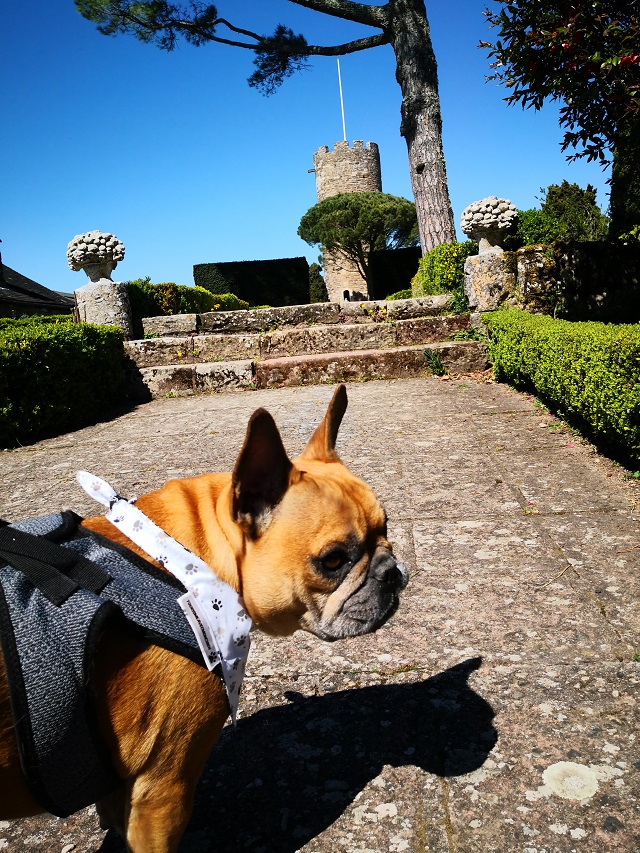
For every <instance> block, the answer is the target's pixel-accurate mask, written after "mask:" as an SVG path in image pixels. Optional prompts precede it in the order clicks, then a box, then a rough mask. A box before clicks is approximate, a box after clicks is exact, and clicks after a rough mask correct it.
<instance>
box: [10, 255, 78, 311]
mask: <svg viewBox="0 0 640 853" xmlns="http://www.w3.org/2000/svg"><path fill="white" fill-rule="evenodd" d="M0 301H1V302H4V303H7V302H11V303H15V304H16V305H19V306H21V307H25V308H29V307H31V308H37V307H40V308H42V307H51V308H60V310H66V311H68V310H69V309H70V308H72V307H73V305H74V298H73V294H72V293H58V292H57V291H55V290H49V288H48V287H43V286H42V285H41V284H38V282H37V281H33V280H32V279H30V278H27V277H26V275H22V274H21V273H19V272H16V270H12V269H11V267H8V266H7V265H6V264H3V263H2V260H1V258H0Z"/></svg>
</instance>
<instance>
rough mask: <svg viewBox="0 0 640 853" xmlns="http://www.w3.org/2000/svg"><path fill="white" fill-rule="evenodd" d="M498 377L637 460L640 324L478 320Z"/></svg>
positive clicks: (519, 317)
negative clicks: (483, 325)
mask: <svg viewBox="0 0 640 853" xmlns="http://www.w3.org/2000/svg"><path fill="white" fill-rule="evenodd" d="M483 320H484V321H485V323H486V325H487V327H488V329H489V333H490V350H489V352H490V358H491V359H492V361H493V366H494V371H495V373H496V377H497V378H498V379H501V380H503V381H506V382H509V383H511V384H513V385H515V386H516V387H517V388H523V389H527V390H531V391H534V392H535V393H536V394H537V395H538V396H540V398H541V399H543V400H544V401H545V402H546V403H548V404H549V405H550V406H551V407H553V409H554V410H555V411H557V412H558V414H560V415H561V416H562V417H563V418H565V419H566V420H567V421H568V422H569V423H571V424H572V425H574V426H575V427H577V428H578V429H579V430H580V431H581V432H582V433H583V434H585V435H587V436H589V437H590V438H591V439H593V440H594V441H595V442H596V443H597V444H601V445H603V446H605V447H606V448H607V450H608V451H609V452H612V453H613V454H614V455H617V456H620V457H623V458H625V459H626V460H629V461H632V462H633V463H637V462H638V461H640V325H611V324H605V323H572V322H569V321H567V320H554V319H553V318H552V317H548V316H542V315H534V314H528V313H526V312H523V311H516V310H513V311H495V312H493V313H490V314H485V315H483Z"/></svg>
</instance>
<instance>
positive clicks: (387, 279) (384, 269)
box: [369, 246, 422, 299]
mask: <svg viewBox="0 0 640 853" xmlns="http://www.w3.org/2000/svg"><path fill="white" fill-rule="evenodd" d="M421 258H422V250H421V249H420V246H410V247H407V248H404V249H383V250H381V251H377V252H371V254H370V255H369V272H370V281H369V299H386V298H387V297H388V296H389V294H390V293H397V292H398V291H399V290H406V289H407V288H410V287H411V279H412V278H413V277H414V275H415V274H416V271H417V269H418V264H419V262H420V259H421Z"/></svg>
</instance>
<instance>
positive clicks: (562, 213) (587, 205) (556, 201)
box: [541, 181, 609, 240]
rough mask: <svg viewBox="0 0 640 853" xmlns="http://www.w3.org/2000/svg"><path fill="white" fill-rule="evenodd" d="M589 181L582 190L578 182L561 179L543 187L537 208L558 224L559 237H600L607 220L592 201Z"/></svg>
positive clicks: (592, 238) (594, 198)
mask: <svg viewBox="0 0 640 853" xmlns="http://www.w3.org/2000/svg"><path fill="white" fill-rule="evenodd" d="M596 192H597V191H596V190H595V188H594V187H592V186H591V184H587V188H586V189H585V190H583V189H582V188H581V187H579V186H578V184H570V183H569V181H563V182H562V183H561V184H551V186H549V187H547V189H546V190H544V195H543V199H542V206H541V212H542V214H543V215H544V216H547V217H548V218H549V219H550V220H551V221H555V222H557V224H558V228H559V230H560V233H561V239H563V240H604V239H605V237H606V236H607V231H608V229H609V220H608V219H607V217H606V216H605V215H604V214H603V213H602V211H601V210H600V208H599V207H598V204H597V202H596Z"/></svg>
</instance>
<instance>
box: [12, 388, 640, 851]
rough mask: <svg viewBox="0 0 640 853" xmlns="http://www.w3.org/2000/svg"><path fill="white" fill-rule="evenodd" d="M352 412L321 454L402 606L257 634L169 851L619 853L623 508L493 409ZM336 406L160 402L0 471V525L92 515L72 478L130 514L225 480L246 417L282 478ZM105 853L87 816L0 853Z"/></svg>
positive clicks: (626, 842) (512, 410)
mask: <svg viewBox="0 0 640 853" xmlns="http://www.w3.org/2000/svg"><path fill="white" fill-rule="evenodd" d="M348 392H349V400H350V403H349V409H348V411H347V415H346V417H345V421H344V423H343V426H342V430H341V435H340V438H339V444H338V450H339V452H340V454H341V456H342V458H343V460H344V461H345V462H346V463H347V464H348V465H349V466H350V467H352V469H353V470H354V471H355V472H356V473H358V474H359V475H360V476H362V477H363V478H364V479H366V480H367V481H368V482H369V483H370V484H371V485H372V487H373V488H375V489H376V490H377V492H378V494H379V495H380V497H381V498H382V500H383V502H384V503H385V505H386V507H387V511H388V513H389V518H390V537H391V539H392V540H393V541H394V542H395V543H396V545H395V547H396V551H397V553H398V554H399V555H401V556H402V557H403V558H404V560H405V561H406V563H407V565H408V568H409V570H410V572H411V581H410V584H409V586H408V588H407V590H406V591H405V593H404V599H403V602H402V605H401V607H400V610H399V611H398V613H397V614H396V616H395V617H394V618H393V620H392V621H391V622H390V623H389V624H388V625H386V626H385V627H384V628H382V629H381V630H380V631H379V632H378V633H376V634H374V635H371V636H369V637H363V638H357V639H354V640H350V641H341V642H338V643H334V644H332V645H328V644H324V643H321V642H320V641H318V640H316V639H315V638H313V637H311V636H308V635H305V634H297V635H295V636H294V637H293V638H291V639H287V640H274V639H268V638H264V637H259V636H256V639H255V641H254V646H253V650H252V654H251V657H250V659H249V669H248V678H247V680H246V688H245V693H244V702H243V703H241V706H242V718H241V720H240V723H239V725H238V727H237V729H235V730H233V729H231V728H228V729H226V730H225V733H224V735H223V738H222V740H221V742H220V744H219V745H218V747H217V748H216V750H215V751H214V754H213V755H212V758H211V760H210V762H209V765H208V769H207V771H206V773H205V776H204V777H203V780H202V782H201V784H200V787H199V790H198V797H197V803H196V808H195V811H194V816H193V820H192V822H191V825H190V827H189V830H188V832H187V834H186V836H185V838H184V841H183V844H182V847H181V851H182V853H207V851H211V853H213V851H216V853H232V851H233V853H240V851H250V853H261V851H262V853H294V851H304V853H336V851H340V852H341V853H356V851H358V853H365V852H366V851H369V853H382V852H383V851H385V852H386V851H413V852H414V853H418V851H429V852H430V853H477V851H482V853H503V851H504V853H513V851H521V853H596V851H597V853H600V851H603V850H606V851H624V853H631V852H632V851H639V850H640V804H639V799H640V748H639V746H640V743H639V738H638V735H639V728H640V727H639V717H638V705H637V703H638V685H639V684H640V664H639V663H636V662H634V660H633V656H634V654H637V653H639V652H640V615H639V609H638V600H639V595H640V572H639V568H640V539H639V537H638V532H639V529H638V506H637V505H636V504H635V497H634V492H633V490H632V488H631V487H630V485H629V484H628V483H626V482H624V481H623V479H622V477H621V476H620V473H619V471H617V470H616V468H615V467H614V466H612V465H611V464H609V463H607V462H606V461H603V460H602V459H600V458H599V457H598V456H597V455H596V454H595V452H594V451H593V449H592V448H591V447H590V446H589V445H588V444H585V443H582V442H581V441H580V440H579V439H577V438H575V437H573V436H572V435H571V434H570V433H568V432H567V431H566V430H565V429H563V428H562V426H561V424H559V423H558V422H557V421H556V420H555V419H554V418H552V417H550V416H549V415H547V414H546V413H545V412H544V411H543V410H540V409H539V408H536V406H535V404H534V401H533V400H532V399H530V398H528V397H526V396H524V395H520V394H517V393H516V392H514V391H512V390H510V389H509V388H507V387H505V386H501V385H496V384H482V383H479V382H475V381H473V380H472V379H462V380H453V381H441V380H436V379H409V380H399V381H383V382H369V383H353V384H351V385H349V387H348ZM331 393H332V389H331V388H329V387H299V388H286V389H282V390H272V391H256V392H243V393H237V394H226V395H219V396H204V397H203V396H200V397H185V398H178V399H166V400H156V401H153V402H151V403H149V404H147V405H144V406H141V407H140V408H138V409H137V410H135V411H132V412H129V413H127V414H124V415H122V416H121V417H118V418H117V419H114V420H112V421H110V422H105V423H102V424H98V425H96V426H94V427H89V428H87V429H84V430H80V431H78V432H75V433H72V434H68V435H65V436H61V437H59V438H55V439H50V440H48V441H43V442H41V443H39V444H36V445H34V446H32V447H26V448H23V449H20V450H17V451H13V452H5V453H2V454H1V455H0V471H1V473H2V476H1V478H0V516H3V517H5V518H9V519H11V520H13V519H18V518H21V517H25V516H27V515H35V514H39V513H44V512H47V511H51V510H54V509H57V508H60V507H71V508H73V509H75V510H76V511H78V512H80V513H82V514H89V513H94V512H95V507H94V506H91V501H90V499H89V498H85V497H84V495H83V493H81V492H80V490H79V489H78V488H77V487H76V486H75V484H74V480H73V477H74V473H75V471H76V470H77V469H78V468H87V469H88V470H90V471H92V472H95V473H96V474H99V475H100V476H102V477H104V478H105V479H107V480H109V481H110V482H112V483H113V484H114V485H115V486H117V488H118V489H119V490H121V491H122V493H123V494H125V495H133V494H140V493H142V492H144V491H146V490H149V489H151V488H156V487H158V486H159V485H161V484H162V483H163V482H164V481H165V480H166V479H169V478H171V477H183V476H190V475H193V474H198V473H201V472H204V471H208V470H225V469H229V468H230V467H231V466H232V465H233V462H234V459H235V456H236V454H237V452H238V450H239V447H240V445H241V442H242V438H243V434H244V429H245V426H246V422H247V418H248V416H249V415H250V413H251V412H252V411H253V410H254V409H255V408H256V407H258V406H265V407H266V408H268V409H269V410H270V411H271V412H272V414H273V415H274V417H275V419H276V421H277V423H278V425H279V426H280V427H281V430H282V433H283V437H284V441H285V445H286V446H287V448H288V449H289V451H290V453H291V455H294V454H296V453H298V452H300V451H301V450H302V448H303V446H304V444H305V441H306V439H307V438H308V437H309V435H310V433H311V431H312V429H313V427H314V426H315V424H316V423H317V422H318V421H319V419H320V418H321V417H322V415H323V413H324V410H325V408H326V404H327V402H328V400H329V398H330V396H331ZM0 796H1V792H0ZM122 849H123V848H122V846H121V844H120V842H119V841H118V839H117V838H116V837H114V836H113V835H112V834H111V833H109V834H107V835H106V836H105V835H104V833H102V832H100V831H99V829H98V826H97V821H96V818H95V814H94V812H93V810H92V809H87V810H85V811H84V812H82V813H80V814H78V815H75V816H73V817H72V818H69V819H66V820H59V819H55V818H49V817H44V818H36V819H30V820H27V821H23V822H11V823H8V822H0V850H3V851H4V850H6V851H8V853H22V851H42V853H44V851H46V853H63V852H64V853H70V851H72V850H73V851H74V853H89V851H98V850H101V851H104V853H120V851H122Z"/></svg>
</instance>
